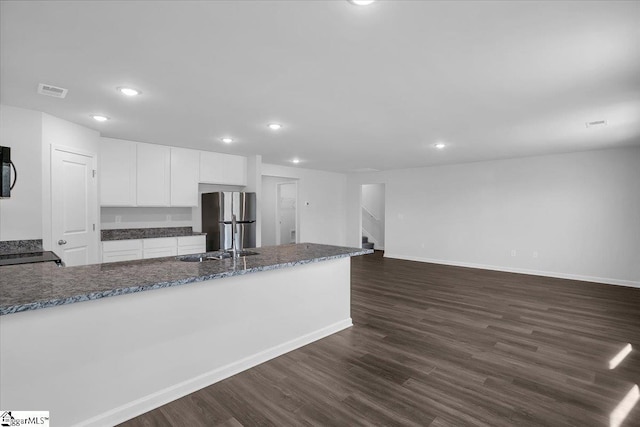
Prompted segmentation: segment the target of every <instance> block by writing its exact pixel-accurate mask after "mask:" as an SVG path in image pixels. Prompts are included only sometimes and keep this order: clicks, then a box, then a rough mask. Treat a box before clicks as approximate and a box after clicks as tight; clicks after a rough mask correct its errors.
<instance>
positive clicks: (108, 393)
mask: <svg viewBox="0 0 640 427" xmlns="http://www.w3.org/2000/svg"><path fill="white" fill-rule="evenodd" d="M210 262H215V261H210ZM349 326H351V317H350V258H348V257H347V258H339V259H334V260H329V261H323V262H317V263H311V264H305V265H299V266H295V267H290V268H282V269H278V270H272V271H263V272H259V273H252V274H246V275H240V276H234V277H228V278H224V279H217V280H210V281H206V282H200V283H193V284H188V285H183V286H176V287H170V288H163V289H157V290H153V291H148V292H140V293H135V294H128V295H121V296H117V297H111V298H104V299H99V300H94V301H87V302H82V303H75V304H69V305H64V306H59V307H53V308H47V309H41V310H34V311H27V312H22V313H16V314H12V315H7V316H1V317H0V346H1V349H0V352H1V353H0V358H1V359H0V360H1V363H0V376H1V378H2V385H1V386H0V396H1V397H0V406H1V407H2V408H3V409H12V408H13V409H16V410H17V409H29V410H48V411H50V413H51V420H52V422H55V424H56V425H67V426H72V425H76V426H80V425H82V426H102V425H113V424H116V423H119V422H122V421H124V420H127V419H129V418H132V417H134V416H137V415H139V414H141V413H144V412H146V411H148V410H150V409H153V408H155V407H158V406H160V405H162V404H165V403H167V402H170V401H172V400H174V399H176V398H178V397H181V396H184V395H186V394H189V393H191V392H193V391H196V390H198V389H200V388H202V387H205V386H207V385H210V384H213V383H215V382H217V381H220V380H222V379H224V378H227V377H229V376H231V375H234V374H236V373H238V372H241V371H243V370H245V369H248V368H250V367H252V366H255V365H257V364H259V363H262V362H264V361H266V360H269V359H272V358H274V357H277V356H279V355H281V354H284V353H286V352H288V351H291V350H293V349H295V348H298V347H301V346H303V345H306V344H308V343H310V342H313V341H315V340H317V339H320V338H322V337H324V336H327V335H330V334H332V333H335V332H337V331H339V330H342V329H344V328H346V327H349Z"/></svg>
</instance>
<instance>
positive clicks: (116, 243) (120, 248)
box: [102, 239, 142, 263]
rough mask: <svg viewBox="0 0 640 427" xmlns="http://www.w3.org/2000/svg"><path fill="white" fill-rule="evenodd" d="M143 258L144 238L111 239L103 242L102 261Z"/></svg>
mask: <svg viewBox="0 0 640 427" xmlns="http://www.w3.org/2000/svg"><path fill="white" fill-rule="evenodd" d="M136 259H142V240H141V239H134V240H110V241H106V242H102V262H103V263H106V262H118V261H133V260H136Z"/></svg>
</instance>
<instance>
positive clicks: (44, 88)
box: [38, 83, 68, 98]
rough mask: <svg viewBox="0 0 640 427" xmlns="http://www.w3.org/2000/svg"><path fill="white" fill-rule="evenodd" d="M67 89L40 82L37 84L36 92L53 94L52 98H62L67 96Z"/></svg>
mask: <svg viewBox="0 0 640 427" xmlns="http://www.w3.org/2000/svg"><path fill="white" fill-rule="evenodd" d="M67 92H68V89H64V88H61V87H56V86H51V85H46V84H44V83H40V84H39V85H38V93H39V94H40V95H47V96H53V97H54V98H64V97H65V96H67Z"/></svg>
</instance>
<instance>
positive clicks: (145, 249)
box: [142, 237, 178, 259]
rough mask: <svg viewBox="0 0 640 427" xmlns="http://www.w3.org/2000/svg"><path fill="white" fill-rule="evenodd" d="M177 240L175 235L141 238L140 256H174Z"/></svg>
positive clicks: (176, 249) (176, 252) (146, 257)
mask: <svg viewBox="0 0 640 427" xmlns="http://www.w3.org/2000/svg"><path fill="white" fill-rule="evenodd" d="M177 254H178V242H177V239H176V238H175V237H159V238H156V239H142V258H144V259H148V258H162V257H165V256H176V255H177Z"/></svg>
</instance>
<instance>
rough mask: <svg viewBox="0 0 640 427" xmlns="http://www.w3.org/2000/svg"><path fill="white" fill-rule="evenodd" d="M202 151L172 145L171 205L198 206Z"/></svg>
mask: <svg viewBox="0 0 640 427" xmlns="http://www.w3.org/2000/svg"><path fill="white" fill-rule="evenodd" d="M199 175H200V152H199V151H196V150H189V149H186V148H176V147H171V206H198V179H199Z"/></svg>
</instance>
